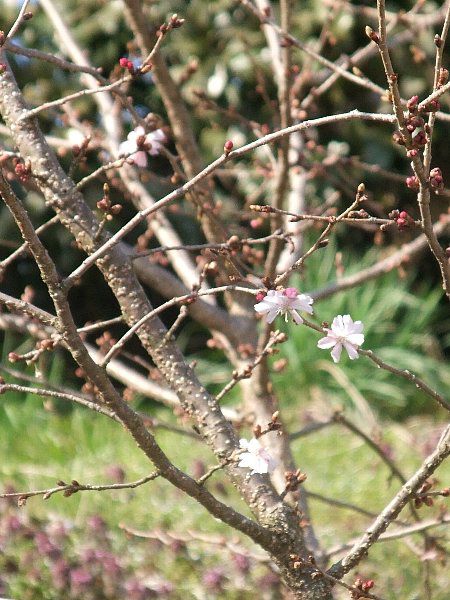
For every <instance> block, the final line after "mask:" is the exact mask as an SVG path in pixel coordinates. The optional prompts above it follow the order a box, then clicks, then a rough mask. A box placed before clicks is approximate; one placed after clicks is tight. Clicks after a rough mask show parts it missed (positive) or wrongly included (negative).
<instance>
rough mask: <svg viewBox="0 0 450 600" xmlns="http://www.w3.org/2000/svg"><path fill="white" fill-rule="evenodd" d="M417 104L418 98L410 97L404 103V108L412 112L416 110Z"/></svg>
mask: <svg viewBox="0 0 450 600" xmlns="http://www.w3.org/2000/svg"><path fill="white" fill-rule="evenodd" d="M418 103H419V96H412V97H411V98H410V99H409V100H408V102H407V103H406V106H407V108H408V110H414V109H416V108H417V105H418Z"/></svg>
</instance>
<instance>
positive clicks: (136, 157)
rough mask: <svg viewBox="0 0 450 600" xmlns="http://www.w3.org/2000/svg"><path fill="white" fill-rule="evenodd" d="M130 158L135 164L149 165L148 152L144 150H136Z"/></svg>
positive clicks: (140, 165) (139, 165)
mask: <svg viewBox="0 0 450 600" xmlns="http://www.w3.org/2000/svg"><path fill="white" fill-rule="evenodd" d="M130 158H132V159H133V162H134V164H135V165H137V166H138V167H146V166H147V154H146V153H145V152H144V151H143V150H139V152H136V153H135V154H133V155H132V156H130Z"/></svg>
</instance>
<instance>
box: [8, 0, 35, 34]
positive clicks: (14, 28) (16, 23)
mask: <svg viewBox="0 0 450 600" xmlns="http://www.w3.org/2000/svg"><path fill="white" fill-rule="evenodd" d="M29 2H30V0H24V1H23V3H22V6H21V8H20V11H19V14H18V15H17V19H16V20H15V21H14V23H13V26H12V27H11V29H10V30H9V32H8V35H7V36H6V40H12V39H13V37H14V36H15V35H16V33H17V32H18V31H19V28H20V26H21V25H22V23H23V22H24V20H26V19H24V16H25V13H26V10H27V8H28V4H29Z"/></svg>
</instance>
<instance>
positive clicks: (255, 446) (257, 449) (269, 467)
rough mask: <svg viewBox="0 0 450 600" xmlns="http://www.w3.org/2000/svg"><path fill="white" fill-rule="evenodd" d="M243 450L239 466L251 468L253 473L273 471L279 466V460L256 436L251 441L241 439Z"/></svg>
mask: <svg viewBox="0 0 450 600" xmlns="http://www.w3.org/2000/svg"><path fill="white" fill-rule="evenodd" d="M239 444H240V446H241V448H242V450H245V452H243V453H242V454H241V455H240V461H239V463H238V467H245V468H247V469H251V470H252V471H251V474H252V475H254V474H255V473H260V474H262V473H271V472H272V471H273V470H274V469H275V467H276V466H277V461H276V460H275V459H274V458H272V457H271V456H270V454H269V452H268V451H267V450H266V448H264V447H263V446H262V445H261V444H260V442H259V441H258V440H257V439H256V438H252V439H251V440H250V441H248V440H246V439H245V438H242V439H241V440H239Z"/></svg>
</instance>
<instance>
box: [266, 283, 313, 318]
mask: <svg viewBox="0 0 450 600" xmlns="http://www.w3.org/2000/svg"><path fill="white" fill-rule="evenodd" d="M257 298H258V296H257ZM312 303H313V299H312V298H311V296H307V295H306V294H299V293H298V290H297V289H296V288H293V287H289V288H286V289H285V290H269V291H268V292H267V294H266V296H264V297H263V298H262V299H261V301H260V302H258V303H257V304H255V307H254V308H255V310H256V312H257V313H258V314H260V315H264V316H265V318H266V321H267V323H272V321H273V320H274V319H275V317H277V316H278V315H279V314H281V315H284V319H285V321H286V322H287V320H288V317H289V316H290V317H292V319H293V321H294V322H295V323H297V325H300V323H303V319H302V318H301V316H300V315H299V314H298V312H297V311H299V310H300V311H303V312H306V313H308V314H310V315H312V313H313V309H312Z"/></svg>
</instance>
